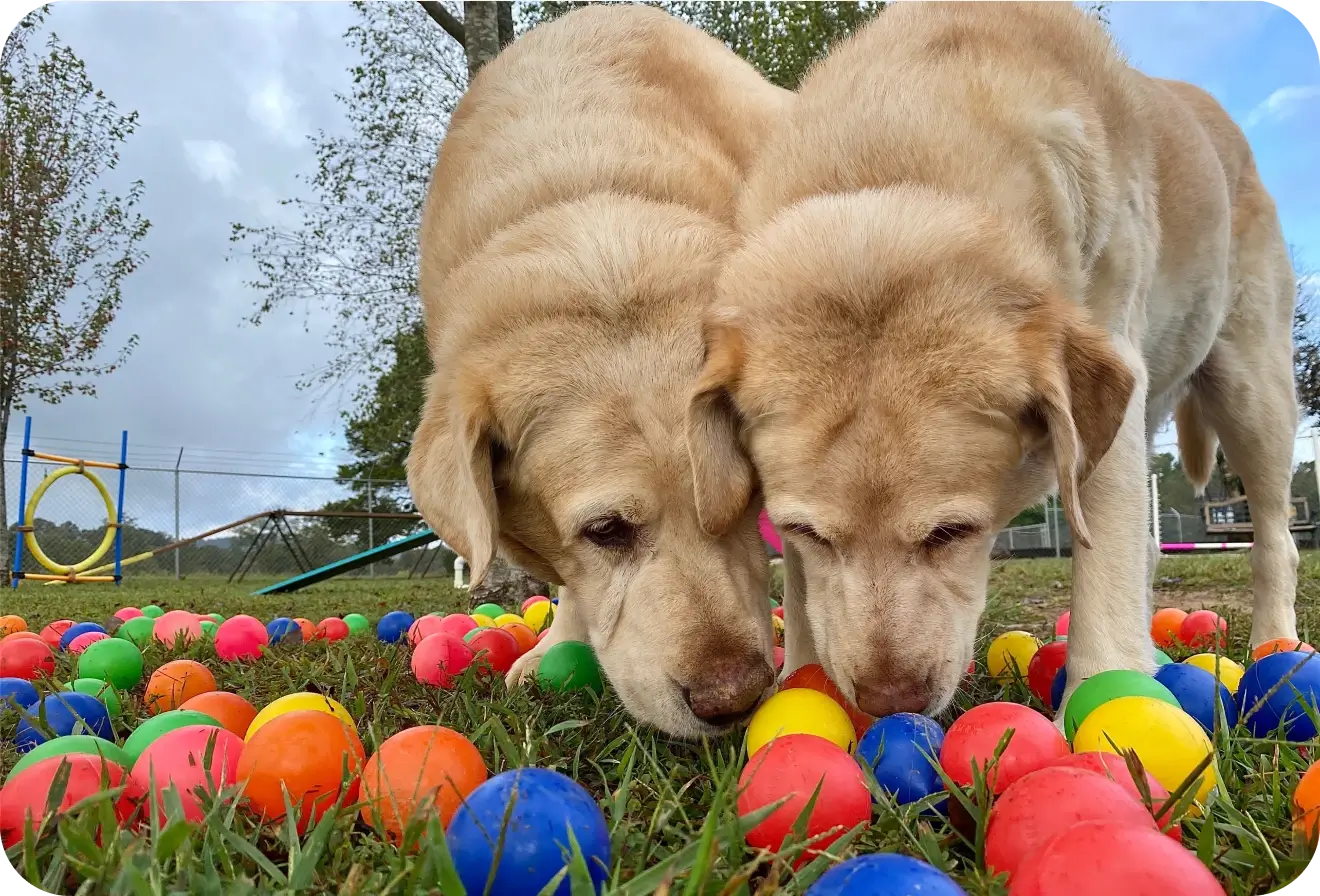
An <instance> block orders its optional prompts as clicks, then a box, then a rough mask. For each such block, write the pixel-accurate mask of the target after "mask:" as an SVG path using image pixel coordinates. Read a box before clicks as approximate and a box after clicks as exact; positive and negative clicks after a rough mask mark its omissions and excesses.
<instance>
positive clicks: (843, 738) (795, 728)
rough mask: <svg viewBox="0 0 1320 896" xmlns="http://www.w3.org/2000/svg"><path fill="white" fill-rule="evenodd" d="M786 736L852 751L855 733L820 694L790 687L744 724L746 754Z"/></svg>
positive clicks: (844, 716) (840, 711) (848, 721)
mask: <svg viewBox="0 0 1320 896" xmlns="http://www.w3.org/2000/svg"><path fill="white" fill-rule="evenodd" d="M790 734H811V735H814V736H816V737H819V738H821V739H823V740H826V741H829V742H830V743H832V744H834V745H835V746H836V747H839V748H840V749H843V750H852V748H853V746H854V745H855V744H856V743H857V732H856V729H854V727H853V723H852V719H850V718H848V713H846V712H844V710H843V707H842V706H840V705H839V704H837V703H835V702H834V701H833V700H831V699H830V698H829V697H827V696H825V695H824V694H822V693H821V692H820V691H814V690H812V689H810V688H792V689H791V690H787V691H780V692H779V693H777V694H775V695H774V696H773V697H771V698H770V699H769V700H767V701H765V702H764V703H762V704H761V706H760V707H759V708H758V709H757V710H756V712H755V714H753V715H752V720H751V722H750V723H748V725H747V754H748V755H749V756H750V755H751V754H753V753H755V752H757V751H758V750H760V749H761V748H762V747H764V746H765V745H766V744H768V743H770V741H772V740H774V739H776V738H779V737H784V736H786V735H790Z"/></svg>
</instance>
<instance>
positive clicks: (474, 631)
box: [463, 625, 486, 642]
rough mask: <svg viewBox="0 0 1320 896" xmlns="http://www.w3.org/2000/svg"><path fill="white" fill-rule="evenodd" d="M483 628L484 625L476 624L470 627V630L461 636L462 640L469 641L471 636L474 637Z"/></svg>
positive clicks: (483, 629)
mask: <svg viewBox="0 0 1320 896" xmlns="http://www.w3.org/2000/svg"><path fill="white" fill-rule="evenodd" d="M485 630H486V629H485V627H484V626H480V625H479V626H477V627H476V628H474V629H472V630H471V631H470V632H468V633H467V634H466V635H464V636H463V640H464V642H467V641H471V640H472V639H473V638H475V637H476V636H477V635H479V634H481V633H482V632H484V631H485Z"/></svg>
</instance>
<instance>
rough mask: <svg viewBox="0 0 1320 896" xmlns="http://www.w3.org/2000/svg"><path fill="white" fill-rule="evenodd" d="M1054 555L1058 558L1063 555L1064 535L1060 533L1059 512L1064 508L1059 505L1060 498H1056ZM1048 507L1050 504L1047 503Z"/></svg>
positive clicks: (1054, 502)
mask: <svg viewBox="0 0 1320 896" xmlns="http://www.w3.org/2000/svg"><path fill="white" fill-rule="evenodd" d="M1052 503H1053V505H1054V556H1055V557H1056V558H1058V557H1062V556H1063V537H1062V535H1060V533H1059V512H1060V511H1061V510H1062V509H1063V508H1061V507H1060V506H1059V499H1058V498H1054V500H1053V502H1052ZM1046 506H1047V507H1048V506H1050V505H1048V504H1047V505H1046Z"/></svg>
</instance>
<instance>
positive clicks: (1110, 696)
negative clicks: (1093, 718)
mask: <svg viewBox="0 0 1320 896" xmlns="http://www.w3.org/2000/svg"><path fill="white" fill-rule="evenodd" d="M1161 668H1163V667H1161ZM1119 697H1151V698H1153V699H1155V700H1163V701H1164V702H1165V703H1168V704H1169V705H1170V706H1177V705H1178V698H1176V697H1174V696H1173V694H1171V693H1169V689H1168V688H1166V687H1165V686H1164V685H1162V684H1160V683H1159V682H1158V681H1156V680H1155V679H1154V678H1152V677H1151V676H1149V675H1147V674H1145V673H1144V672H1134V671H1133V670H1131V669H1110V670H1108V671H1106V672H1101V673H1100V674H1098V675H1092V676H1091V677H1090V678H1088V679H1086V681H1084V682H1082V683H1081V684H1079V685H1078V686H1077V690H1075V691H1073V692H1072V697H1070V698H1069V699H1068V705H1067V707H1066V708H1065V709H1064V716H1063V724H1064V734H1066V735H1067V736H1068V738H1069V739H1072V737H1073V735H1075V734H1076V733H1077V729H1078V728H1079V727H1081V724H1082V723H1083V722H1085V721H1086V717H1087V716H1089V715H1090V714H1091V713H1092V712H1094V711H1095V710H1096V708H1097V707H1100V706H1103V705H1104V704H1106V703H1108V702H1109V701H1110V700H1115V699H1117V698H1119Z"/></svg>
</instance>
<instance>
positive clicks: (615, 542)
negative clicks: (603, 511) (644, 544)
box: [582, 516, 637, 551]
mask: <svg viewBox="0 0 1320 896" xmlns="http://www.w3.org/2000/svg"><path fill="white" fill-rule="evenodd" d="M582 537H583V538H585V539H586V540H587V541H589V542H591V543H592V544H594V545H595V546H596V547H598V548H608V549H610V550H615V551H618V550H623V549H625V548H630V547H632V545H633V542H634V541H635V540H636V538H637V527H636V526H634V525H633V524H632V523H630V522H628V521H627V520H625V519H624V518H623V517H621V516H606V517H601V518H600V519H598V520H592V521H591V522H590V523H588V524H587V525H586V526H584V527H583V528H582Z"/></svg>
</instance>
